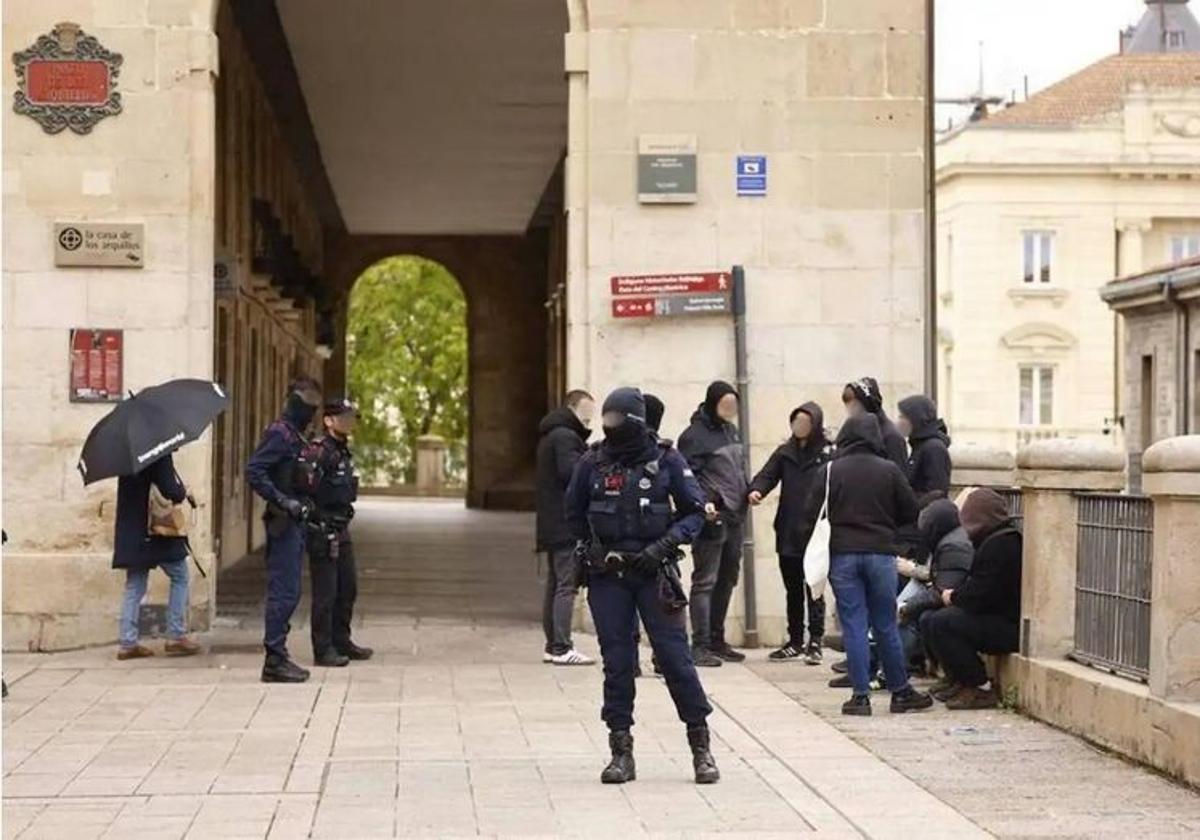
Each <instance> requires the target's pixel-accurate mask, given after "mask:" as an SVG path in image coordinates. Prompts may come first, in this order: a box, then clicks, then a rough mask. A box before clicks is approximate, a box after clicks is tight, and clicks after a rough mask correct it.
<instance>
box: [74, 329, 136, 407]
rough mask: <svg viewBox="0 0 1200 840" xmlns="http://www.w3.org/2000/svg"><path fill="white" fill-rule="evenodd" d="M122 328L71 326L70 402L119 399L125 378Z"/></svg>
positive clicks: (115, 400)
mask: <svg viewBox="0 0 1200 840" xmlns="http://www.w3.org/2000/svg"><path fill="white" fill-rule="evenodd" d="M124 343H125V342H124V336H123V334H122V332H121V330H92V329H75V330H71V351H70V352H71V391H70V395H71V396H70V399H71V402H119V401H120V400H121V386H122V380H123V379H124V360H123V358H122V357H123V351H124Z"/></svg>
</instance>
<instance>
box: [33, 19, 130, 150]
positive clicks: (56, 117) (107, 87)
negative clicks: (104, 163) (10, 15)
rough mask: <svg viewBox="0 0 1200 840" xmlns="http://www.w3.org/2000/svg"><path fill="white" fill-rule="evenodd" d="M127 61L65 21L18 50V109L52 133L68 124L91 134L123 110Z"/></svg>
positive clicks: (72, 127)
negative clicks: (120, 79) (120, 85)
mask: <svg viewBox="0 0 1200 840" xmlns="http://www.w3.org/2000/svg"><path fill="white" fill-rule="evenodd" d="M122 61H123V59H122V58H121V56H120V54H119V53H115V52H112V51H111V50H108V49H105V48H104V47H103V46H101V44H100V42H99V41H97V40H96V39H95V38H94V37H92V36H91V35H88V34H86V33H85V32H83V30H81V29H80V28H79V25H78V24H75V23H60V24H58V25H57V26H55V27H54V30H53V31H52V32H51V33H50V34H49V35H42V36H40V37H38V39H37V42H36V43H35V44H34V45H33V46H32V47H30V48H29V49H26V50H21V51H20V52H16V53H13V65H14V67H15V68H16V75H17V91H16V93H14V94H13V110H14V111H16V112H17V113H18V114H25V115H26V116H29V117H33V119H35V120H37V121H38V123H39V124H40V125H41V126H42V129H43V130H44V131H45V132H46V133H47V134H58V133H59V132H60V131H62V130H63V129H64V128H69V129H71V131H73V132H75V133H76V134H87V133H88V132H90V131H91V130H92V127H93V126H95V125H96V123H98V122H100V120H102V119H104V118H105V117H111V116H113V115H115V114H119V113H121V94H120V93H118V92H117V76H118V74H119V73H120V72H121V62H122Z"/></svg>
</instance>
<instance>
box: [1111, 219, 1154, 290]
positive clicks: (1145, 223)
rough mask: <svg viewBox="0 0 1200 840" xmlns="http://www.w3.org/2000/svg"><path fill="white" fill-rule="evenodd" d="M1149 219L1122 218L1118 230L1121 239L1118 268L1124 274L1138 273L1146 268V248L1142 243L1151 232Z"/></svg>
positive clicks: (1118, 223)
mask: <svg viewBox="0 0 1200 840" xmlns="http://www.w3.org/2000/svg"><path fill="white" fill-rule="evenodd" d="M1150 229H1151V223H1150V220H1149V219H1120V220H1118V222H1117V230H1118V231H1119V233H1120V237H1121V238H1120V241H1119V243H1118V250H1117V270H1118V271H1120V273H1121V275H1122V276H1125V275H1127V274H1137V273H1138V272H1139V271H1142V270H1143V269H1144V268H1145V265H1144V262H1145V256H1144V248H1143V247H1142V244H1143V242H1144V239H1145V235H1146V234H1147V233H1149V232H1150Z"/></svg>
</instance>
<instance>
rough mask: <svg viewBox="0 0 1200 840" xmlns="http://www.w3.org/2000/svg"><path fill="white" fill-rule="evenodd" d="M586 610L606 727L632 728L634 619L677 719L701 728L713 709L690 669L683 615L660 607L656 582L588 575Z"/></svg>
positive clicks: (627, 576)
mask: <svg viewBox="0 0 1200 840" xmlns="http://www.w3.org/2000/svg"><path fill="white" fill-rule="evenodd" d="M588 606H589V607H590V608H591V610H592V620H593V621H594V622H595V624H596V635H597V636H598V637H599V639H600V655H601V657H603V659H604V708H603V709H602V710H601V712H600V717H601V718H602V719H603V720H604V722H605V723H607V724H608V728H609V729H612V730H621V729H629V728H630V727H631V726H633V698H634V695H635V694H636V693H637V689H636V685H635V682H634V676H633V674H634V670H633V669H634V666H635V665H636V664H637V659H638V653H637V638H636V633H637V618H638V615H639V614H640V615H641V617H642V624H644V625H645V626H646V634H647V635H648V636H649V637H650V644H651V646H652V647H653V648H654V656H655V657H656V658H657V660H658V666H659V668H661V669H662V672H663V676H664V677H665V678H666V681H667V691H668V692H670V694H671V699H672V700H673V701H674V702H675V711H676V713H677V714H678V715H679V719H680V720H681V721H683V722H684V723H686V724H687V725H688V726H694V725H698V724H701V723H704V721H705V719H706V718H707V717H708V716H709V715H710V714H711V713H712V706H710V705H709V704H708V698H707V697H706V696H705V694H704V687H703V686H702V685H701V684H700V677H699V676H698V675H697V674H696V666H695V665H694V664H692V653H691V651H690V650H689V649H688V639H687V625H686V623H685V616H684V613H683V611H682V610H681V611H679V612H678V613H675V614H674V615H672V614H670V613H667V612H666V611H665V610H663V608H662V606H660V605H659V602H658V580H657V578H653V577H645V576H643V575H638V574H634V573H626V574H624V575H617V574H592V575H590V576H589V578H588Z"/></svg>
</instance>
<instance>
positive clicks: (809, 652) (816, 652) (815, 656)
mask: <svg viewBox="0 0 1200 840" xmlns="http://www.w3.org/2000/svg"><path fill="white" fill-rule="evenodd" d="M821 657H822V654H821V640H820V639H813V640H812V641H811V642H809V643H808V647H806V648H805V649H804V664H805V665H820V664H821Z"/></svg>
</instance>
